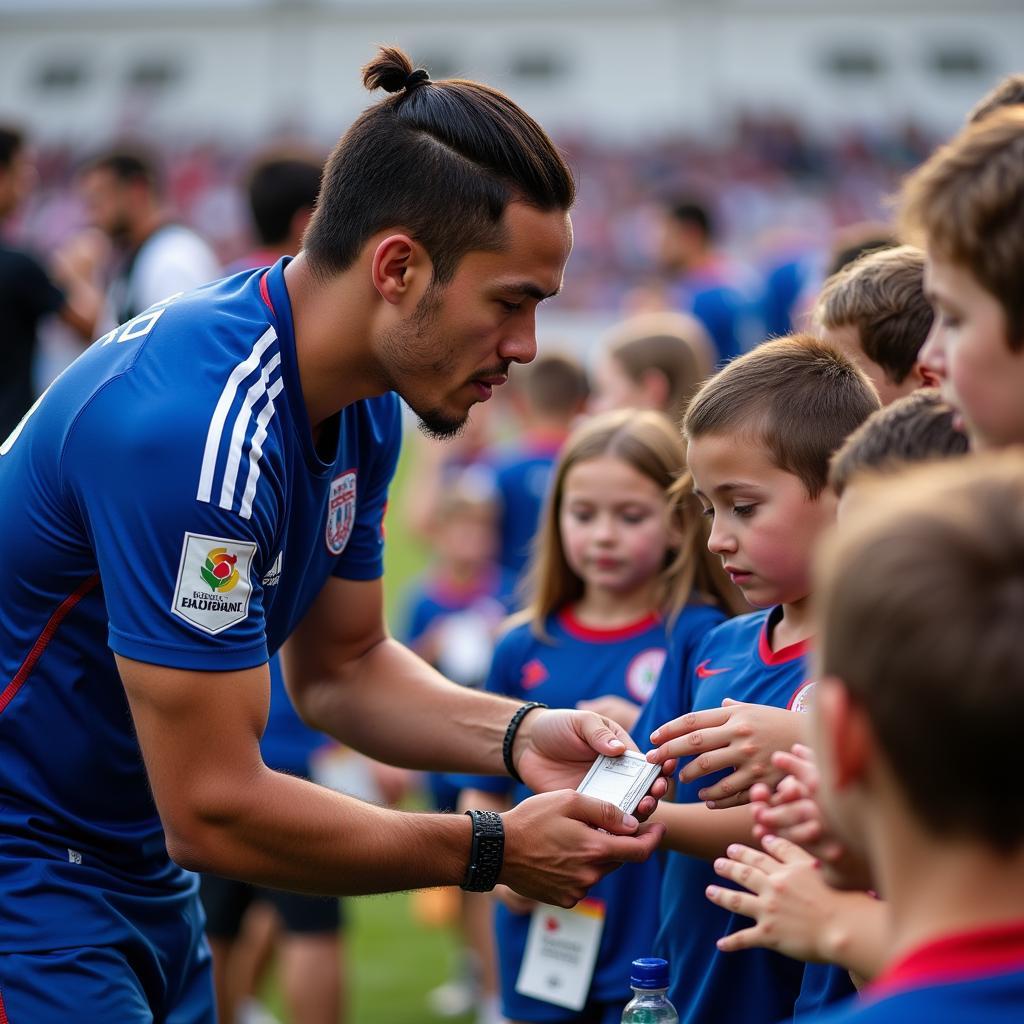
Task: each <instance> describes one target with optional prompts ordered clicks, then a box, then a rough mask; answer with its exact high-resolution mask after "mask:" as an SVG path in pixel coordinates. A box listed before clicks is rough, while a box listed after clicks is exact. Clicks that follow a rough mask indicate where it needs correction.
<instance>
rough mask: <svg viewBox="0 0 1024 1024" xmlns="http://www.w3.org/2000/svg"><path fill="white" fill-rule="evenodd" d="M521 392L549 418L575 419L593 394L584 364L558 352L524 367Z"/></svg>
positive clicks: (536, 408)
mask: <svg viewBox="0 0 1024 1024" xmlns="http://www.w3.org/2000/svg"><path fill="white" fill-rule="evenodd" d="M520 388H521V389H522V393H523V394H524V395H525V396H526V400H527V402H529V404H530V407H531V408H532V409H533V410H534V411H535V412H538V413H541V414H542V415H547V416H560V417H572V416H574V415H575V414H576V413H578V412H579V411H580V409H581V407H582V405H583V403H584V402H585V401H586V400H587V396H588V395H589V394H590V384H589V382H588V380H587V371H586V369H585V368H584V367H583V364H582V363H581V362H580V361H579V360H578V359H575V358H573V357H572V356H568V355H563V354H561V353H558V352H549V353H547V354H545V355H542V356H538V357H537V358H536V359H535V360H534V361H533V362H532V363H531V364H530V365H529V366H527V367H524V373H523V376H522V380H521V382H520Z"/></svg>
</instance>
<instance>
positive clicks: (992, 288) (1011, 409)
mask: <svg viewBox="0 0 1024 1024" xmlns="http://www.w3.org/2000/svg"><path fill="white" fill-rule="evenodd" d="M902 221H903V228H904V230H905V231H907V232H910V233H913V234H915V235H918V236H920V237H921V241H922V244H923V246H924V248H925V250H926V251H927V254H928V257H927V265H926V267H925V292H926V294H927V295H928V299H929V301H930V302H931V304H932V307H933V308H934V310H935V317H936V322H935V327H934V329H933V330H932V332H931V334H930V335H929V338H928V341H927V342H926V343H925V346H924V348H923V349H922V350H921V353H920V361H921V363H922V365H923V366H925V367H926V368H927V369H929V370H930V371H931V372H932V373H934V374H935V376H936V377H937V378H938V379H939V380H940V382H941V387H942V391H943V394H944V396H945V397H946V399H947V400H948V401H949V402H950V404H952V405H953V406H954V407H955V408H956V409H957V410H958V411H959V413H960V415H961V416H962V417H963V422H964V426H965V428H966V430H967V434H968V436H969V437H970V439H971V443H972V447H974V448H997V447H1002V446H1004V445H1008V444H1014V443H1021V442H1024V288H1022V287H1021V273H1022V271H1021V268H1022V267H1024V107H1019V106H1018V107H1008V108H1006V109H1005V110H995V111H994V112H992V113H990V114H989V115H988V116H987V117H985V118H983V119H982V120H981V121H979V122H978V123H976V124H973V125H971V126H970V127H969V128H967V129H965V130H964V131H963V132H961V133H960V135H958V136H957V137H956V138H955V139H953V140H952V142H950V143H949V144H948V145H946V146H943V147H942V148H940V149H939V150H938V151H937V152H936V153H935V154H934V155H933V156H932V157H931V158H930V159H929V160H928V161H927V162H926V163H925V164H924V165H923V166H922V167H921V168H919V169H918V170H917V171H915V172H914V173H913V174H912V175H911V176H910V178H909V179H908V180H907V183H906V185H905V186H904V189H903V195H902Z"/></svg>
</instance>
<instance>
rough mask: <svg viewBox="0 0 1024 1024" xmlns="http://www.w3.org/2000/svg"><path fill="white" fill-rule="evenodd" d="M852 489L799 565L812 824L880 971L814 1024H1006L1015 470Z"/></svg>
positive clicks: (1014, 998)
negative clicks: (807, 587)
mask: <svg viewBox="0 0 1024 1024" xmlns="http://www.w3.org/2000/svg"><path fill="white" fill-rule="evenodd" d="M857 486H858V488H859V489H860V497H861V499H862V500H860V501H859V503H858V506H857V508H858V514H857V516H854V517H848V518H846V519H844V520H843V521H842V522H841V524H840V529H839V531H838V532H837V534H836V536H835V537H834V538H832V539H831V540H830V543H829V544H828V546H827V547H826V548H825V549H824V550H823V552H822V557H821V558H820V561H819V564H818V573H817V577H816V579H817V583H818V587H817V593H818V594H819V601H820V603H819V606H818V610H817V618H818V621H819V623H820V627H819V638H820V650H819V655H818V664H819V666H820V669H819V682H818V685H817V691H816V694H815V703H814V709H813V712H812V726H813V729H812V733H813V745H814V748H815V753H816V755H817V760H818V765H819V768H820V771H821V784H820V790H819V797H820V800H821V802H822V804H823V806H824V810H825V814H826V817H827V819H828V822H829V824H830V825H831V826H832V828H833V829H834V830H835V831H836V833H837V834H838V835H839V836H840V837H841V838H842V840H843V841H845V842H846V843H847V844H848V845H849V846H850V847H851V848H852V849H853V850H855V851H856V852H857V853H859V854H860V855H862V856H864V857H866V858H867V861H868V863H869V865H870V867H871V870H872V874H873V876H874V877H876V878H877V879H878V884H879V886H880V888H881V889H882V891H883V892H884V893H885V896H886V899H887V901H888V903H889V907H890V916H889V930H888V935H887V950H888V966H887V967H886V969H885V970H884V971H883V973H882V975H881V976H880V977H879V978H878V979H876V980H875V982H874V983H873V984H872V985H871V986H870V987H869V988H868V989H867V990H865V992H863V993H862V995H861V998H860V999H859V1000H853V1001H851V1002H849V1003H848V1004H846V1005H844V1006H843V1007H842V1008H836V1009H835V1010H834V1012H833V1013H832V1014H829V1015H826V1016H825V1017H823V1018H818V1019H822V1020H827V1021H829V1022H830V1024H832V1022H834V1024H839V1022H846V1021H850V1022H854V1021H857V1022H861V1021H863V1022H864V1024H895V1022H900V1024H902V1022H905V1021H925V1020H926V1021H930V1022H935V1024H945V1022H949V1024H954V1022H956V1024H959V1022H961V1021H970V1022H971V1024H990V1022H991V1024H995V1022H997V1021H998V1022H1004V1021H1006V1022H1009V1021H1017V1020H1020V1019H1021V1013H1022V1008H1024V814H1022V812H1021V802H1020V799H1019V786H1018V780H1019V779H1020V777H1021V772H1022V770H1024V757H1022V748H1021V744H1020V737H1019V732H1020V721H1021V716H1022V714H1024V648H1022V646H1021V643H1020V623H1021V617H1022V615H1024V600H1022V598H1024V511H1022V510H1024V461H1022V459H1021V457H1020V455H1019V453H1012V454H1011V453H1007V454H1004V455H998V456H996V455H992V456H986V457H977V458H973V459H966V460H960V461H958V462H955V463H951V464H944V465H940V466H933V467H926V468H923V469H918V470H915V471H913V472H907V473H906V474H903V475H898V476H892V477H886V478H880V479H879V482H877V483H876V484H874V486H873V487H872V486H871V485H870V484H869V483H866V482H863V481H858V484H857ZM951 624H955V628H950V625H951Z"/></svg>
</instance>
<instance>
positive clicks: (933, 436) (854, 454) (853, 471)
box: [828, 388, 968, 496]
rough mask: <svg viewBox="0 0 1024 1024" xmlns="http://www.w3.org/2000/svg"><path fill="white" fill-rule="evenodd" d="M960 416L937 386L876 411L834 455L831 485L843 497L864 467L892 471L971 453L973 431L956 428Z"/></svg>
mask: <svg viewBox="0 0 1024 1024" xmlns="http://www.w3.org/2000/svg"><path fill="white" fill-rule="evenodd" d="M955 416H956V410H955V409H954V408H953V407H952V406H951V405H950V404H949V403H948V402H944V401H943V400H942V395H941V394H940V393H939V391H938V390H937V389H936V388H919V389H918V390H917V391H914V392H912V393H911V394H909V395H906V396H905V397H904V398H900V399H897V400H896V401H895V402H893V403H892V404H891V405H887V406H885V407H884V408H882V409H879V410H878V411H877V412H873V413H872V414H871V415H870V416H869V417H868V418H867V419H866V420H865V421H864V422H863V423H862V424H861V425H860V426H859V427H858V428H857V429H856V430H855V431H854V432H853V433H852V434H851V435H850V436H849V437H848V438H847V439H846V441H845V442H844V443H843V446H842V448H840V449H839V451H837V452H836V453H835V455H833V456H832V462H831V465H830V467H829V471H828V483H829V486H830V487H831V488H832V490H833V491H835V492H836V494H837V495H840V496H841V495H842V493H843V491H845V490H846V487H847V485H848V484H849V482H850V480H851V479H852V478H853V477H855V476H856V475H857V474H858V473H860V472H861V471H862V470H874V471H876V472H879V471H880V472H886V471H888V470H892V469H898V468H902V467H903V465H904V464H905V463H907V462H926V461H928V460H929V459H944V458H948V457H949V456H951V455H965V454H966V453H967V451H968V441H967V435H966V434H965V433H964V432H963V431H962V430H957V429H956V427H955V426H953V421H954V418H955Z"/></svg>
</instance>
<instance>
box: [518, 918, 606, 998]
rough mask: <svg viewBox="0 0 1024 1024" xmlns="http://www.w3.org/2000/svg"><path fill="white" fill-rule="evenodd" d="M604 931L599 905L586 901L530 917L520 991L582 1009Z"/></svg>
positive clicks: (521, 993)
mask: <svg viewBox="0 0 1024 1024" xmlns="http://www.w3.org/2000/svg"><path fill="white" fill-rule="evenodd" d="M603 928H604V904H603V903H602V902H601V901H600V900H583V901H582V902H580V903H578V904H577V905H576V906H575V907H573V909H572V910H563V909H562V908H561V907H548V906H540V907H537V908H536V909H535V910H534V911H533V914H532V915H531V917H530V931H529V933H528V934H527V936H526V950H525V951H524V953H523V963H522V966H521V967H520V968H519V980H518V981H517V982H516V991H517V992H518V993H519V994H520V995H523V996H532V997H533V998H534V999H542V1000H544V1002H546V1003H554V1004H555V1005H556V1006H564V1007H565V1008H566V1009H568V1010H577V1011H578V1010H582V1009H583V1007H584V1006H585V1005H586V1002H587V995H588V994H589V992H590V983H591V981H592V980H593V977H594V964H595V963H596V962H597V950H598V947H599V946H600V944H601V931H602V930H603Z"/></svg>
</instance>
